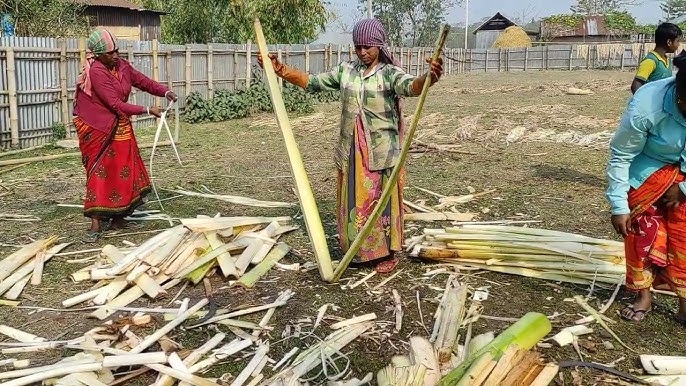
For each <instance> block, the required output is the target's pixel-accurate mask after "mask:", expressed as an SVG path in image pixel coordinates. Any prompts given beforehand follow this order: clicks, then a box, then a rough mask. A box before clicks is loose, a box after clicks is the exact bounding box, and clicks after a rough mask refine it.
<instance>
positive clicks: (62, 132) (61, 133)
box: [51, 122, 67, 141]
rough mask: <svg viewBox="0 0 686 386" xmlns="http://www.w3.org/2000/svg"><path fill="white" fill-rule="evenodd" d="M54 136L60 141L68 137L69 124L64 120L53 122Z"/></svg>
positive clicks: (54, 138)
mask: <svg viewBox="0 0 686 386" xmlns="http://www.w3.org/2000/svg"><path fill="white" fill-rule="evenodd" d="M51 129H52V138H53V140H55V141H59V140H62V139H65V138H67V126H66V125H65V124H64V123H62V122H55V123H53V124H52V127H51Z"/></svg>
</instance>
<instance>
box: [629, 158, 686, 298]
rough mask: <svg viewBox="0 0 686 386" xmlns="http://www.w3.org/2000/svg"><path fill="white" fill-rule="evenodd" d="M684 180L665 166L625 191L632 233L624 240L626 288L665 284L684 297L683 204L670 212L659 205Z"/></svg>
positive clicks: (685, 228) (685, 209)
mask: <svg viewBox="0 0 686 386" xmlns="http://www.w3.org/2000/svg"><path fill="white" fill-rule="evenodd" d="M684 180H686V177H685V176H684V174H682V173H681V171H680V169H679V167H678V166H676V165H668V166H665V167H663V168H662V169H660V170H658V171H657V172H655V173H653V175H651V176H650V177H649V178H648V179H647V180H646V181H645V182H644V183H643V185H641V186H640V187H639V188H638V189H631V190H630V191H629V207H630V208H631V222H632V226H633V228H634V232H633V233H630V234H629V236H627V237H626V238H625V239H624V248H625V255H626V270H627V275H626V276H627V277H626V286H627V288H628V289H630V290H634V291H638V290H641V289H646V288H650V287H651V286H653V287H655V286H659V285H663V284H666V285H669V286H670V287H671V289H672V290H673V291H674V292H676V294H677V295H678V296H679V297H680V298H686V203H684V204H682V205H680V206H678V207H677V208H675V209H671V208H667V207H665V206H664V205H662V204H661V203H660V202H659V200H660V198H661V197H662V196H663V195H664V194H665V192H666V191H667V190H668V189H669V188H670V187H671V186H672V185H674V184H678V183H680V182H683V181H684Z"/></svg>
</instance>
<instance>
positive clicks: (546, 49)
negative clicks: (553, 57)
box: [543, 46, 550, 70]
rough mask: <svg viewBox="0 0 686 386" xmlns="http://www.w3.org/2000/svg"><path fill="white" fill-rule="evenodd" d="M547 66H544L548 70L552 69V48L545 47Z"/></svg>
mask: <svg viewBox="0 0 686 386" xmlns="http://www.w3.org/2000/svg"><path fill="white" fill-rule="evenodd" d="M544 56H545V64H544V65H543V66H544V68H545V69H546V70H548V68H550V46H545V55H544Z"/></svg>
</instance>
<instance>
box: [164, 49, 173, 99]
mask: <svg viewBox="0 0 686 386" xmlns="http://www.w3.org/2000/svg"><path fill="white" fill-rule="evenodd" d="M173 55H174V54H172V52H171V50H168V51H167V58H166V60H165V63H164V64H165V67H166V68H167V88H168V89H170V90H172V91H174V77H173V76H172V58H173V57H174V56H173Z"/></svg>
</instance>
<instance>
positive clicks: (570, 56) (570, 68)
mask: <svg viewBox="0 0 686 386" xmlns="http://www.w3.org/2000/svg"><path fill="white" fill-rule="evenodd" d="M573 65H574V46H570V47H569V68H568V70H569V71H572V68H573Z"/></svg>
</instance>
